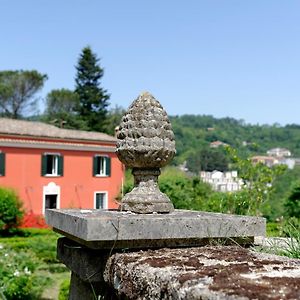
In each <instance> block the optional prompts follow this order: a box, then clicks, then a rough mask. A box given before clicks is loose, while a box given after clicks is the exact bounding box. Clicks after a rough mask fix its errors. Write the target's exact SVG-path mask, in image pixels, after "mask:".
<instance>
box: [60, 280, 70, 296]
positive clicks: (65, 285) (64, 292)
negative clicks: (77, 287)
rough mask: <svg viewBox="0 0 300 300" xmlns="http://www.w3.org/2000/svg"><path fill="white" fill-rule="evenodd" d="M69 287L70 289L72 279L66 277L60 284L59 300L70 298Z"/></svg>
mask: <svg viewBox="0 0 300 300" xmlns="http://www.w3.org/2000/svg"><path fill="white" fill-rule="evenodd" d="M69 289H70V280H69V279H66V280H64V281H63V282H62V283H61V285H60V289H59V295H58V300H68V299H69Z"/></svg>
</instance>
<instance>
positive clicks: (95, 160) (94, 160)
mask: <svg viewBox="0 0 300 300" xmlns="http://www.w3.org/2000/svg"><path fill="white" fill-rule="evenodd" d="M97 165H98V156H94V157H93V176H96V175H97Z"/></svg>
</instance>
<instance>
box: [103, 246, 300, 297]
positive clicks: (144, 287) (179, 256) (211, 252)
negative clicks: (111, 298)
mask: <svg viewBox="0 0 300 300" xmlns="http://www.w3.org/2000/svg"><path fill="white" fill-rule="evenodd" d="M104 279H105V281H106V282H107V283H109V284H110V285H111V286H112V287H113V288H114V289H115V292H116V294H117V295H118V296H119V297H121V299H125V298H126V299H188V300H192V299H206V300H221V299H222V300H223V299H225V300H247V299H257V300H267V299H269V300H279V299H282V300H283V299H293V300H296V299H300V260H290V259H287V258H282V257H278V256H270V255H266V254H260V253H255V252H252V251H249V250H247V249H244V248H241V247H237V246H235V247H230V246H216V247H212V246H210V247H200V248H186V249H160V250H156V251H151V250H149V251H139V252H132V253H118V254H115V255H113V256H112V257H110V259H109V260H108V263H107V266H106V270H105V273H104Z"/></svg>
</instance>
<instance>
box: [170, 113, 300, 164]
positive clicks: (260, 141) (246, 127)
mask: <svg viewBox="0 0 300 300" xmlns="http://www.w3.org/2000/svg"><path fill="white" fill-rule="evenodd" d="M170 120H171V123H172V126H173V130H174V133H175V137H176V149H177V155H176V158H175V163H176V164H179V163H182V162H183V161H185V160H187V159H188V158H191V157H193V156H198V154H199V152H200V151H201V150H203V149H207V148H209V144H210V143H211V142H214V141H221V142H224V143H226V144H228V145H230V146H232V147H233V148H235V149H237V150H238V152H239V153H240V155H242V156H244V157H247V156H250V155H259V154H260V155H266V151H267V150H268V149H270V148H274V147H283V148H288V149H289V150H290V151H291V152H292V156H293V157H300V125H295V124H291V125H286V126H280V125H279V124H274V125H252V124H246V123H245V122H244V121H243V120H236V119H233V118H221V119H217V118H214V117H213V116H208V115H182V116H171V117H170ZM219 148H222V147H219ZM218 151H219V152H222V150H221V149H218Z"/></svg>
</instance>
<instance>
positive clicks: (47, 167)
mask: <svg viewBox="0 0 300 300" xmlns="http://www.w3.org/2000/svg"><path fill="white" fill-rule="evenodd" d="M62 175H63V156H62V155H59V154H51V153H49V154H48V153H47V154H44V155H43V156H42V176H62Z"/></svg>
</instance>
